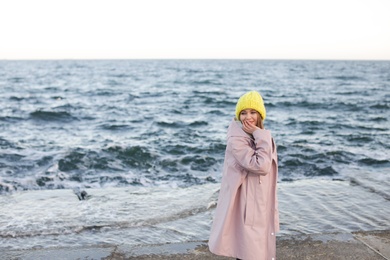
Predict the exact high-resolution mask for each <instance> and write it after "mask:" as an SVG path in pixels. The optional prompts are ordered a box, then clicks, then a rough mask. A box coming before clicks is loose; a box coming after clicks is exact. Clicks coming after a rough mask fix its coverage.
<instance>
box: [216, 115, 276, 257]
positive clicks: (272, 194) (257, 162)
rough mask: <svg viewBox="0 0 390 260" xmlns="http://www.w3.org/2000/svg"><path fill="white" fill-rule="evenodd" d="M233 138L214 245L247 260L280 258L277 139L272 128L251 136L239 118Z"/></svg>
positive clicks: (232, 127)
mask: <svg viewBox="0 0 390 260" xmlns="http://www.w3.org/2000/svg"><path fill="white" fill-rule="evenodd" d="M227 138H228V139H227V146H226V153H225V162H224V169H223V176H222V181H221V190H220V192H219V197H218V204H217V208H216V211H215V216H214V221H213V225H212V228H211V235H210V239H209V249H210V251H211V252H212V253H214V254H217V255H223V256H229V257H236V258H240V259H244V260H262V259H270V260H271V259H275V254H276V237H275V233H276V232H278V231H279V213H278V200H277V195H276V183H277V179H278V157H277V152H276V145H275V142H274V140H273V138H272V136H271V132H270V131H268V130H261V129H259V130H256V131H255V132H254V133H253V137H251V136H250V135H248V134H247V133H245V132H244V131H243V130H242V129H241V126H240V125H239V122H238V121H234V120H233V121H232V123H231V124H230V126H229V129H228V134H227Z"/></svg>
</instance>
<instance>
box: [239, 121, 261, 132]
mask: <svg viewBox="0 0 390 260" xmlns="http://www.w3.org/2000/svg"><path fill="white" fill-rule="evenodd" d="M257 129H260V128H259V127H257V126H256V125H254V124H251V123H249V122H248V121H242V130H244V131H245V132H247V133H248V134H253V132H254V131H256V130H257Z"/></svg>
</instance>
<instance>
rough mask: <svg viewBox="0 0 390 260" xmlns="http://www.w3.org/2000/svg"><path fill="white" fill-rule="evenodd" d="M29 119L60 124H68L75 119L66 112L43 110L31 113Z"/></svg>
mask: <svg viewBox="0 0 390 260" xmlns="http://www.w3.org/2000/svg"><path fill="white" fill-rule="evenodd" d="M30 118H31V119H33V120H42V121H60V122H69V121H73V120H76V119H77V118H76V117H73V116H72V115H71V114H70V113H69V112H67V111H44V110H36V111H34V112H31V113H30Z"/></svg>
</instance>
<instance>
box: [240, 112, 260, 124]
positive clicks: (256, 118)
mask: <svg viewBox="0 0 390 260" xmlns="http://www.w3.org/2000/svg"><path fill="white" fill-rule="evenodd" d="M240 121H241V122H244V121H247V122H249V123H251V124H252V125H256V126H258V127H260V125H261V121H262V119H261V116H260V114H259V112H257V111H256V110H254V109H250V108H248V109H244V110H241V112H240Z"/></svg>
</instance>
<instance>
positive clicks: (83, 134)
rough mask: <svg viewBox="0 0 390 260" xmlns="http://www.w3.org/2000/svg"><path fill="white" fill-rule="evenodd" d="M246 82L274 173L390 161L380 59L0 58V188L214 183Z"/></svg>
mask: <svg viewBox="0 0 390 260" xmlns="http://www.w3.org/2000/svg"><path fill="white" fill-rule="evenodd" d="M252 89H254V90H258V91H260V92H261V94H262V95H263V96H264V100H265V104H266V108H267V110H268V114H267V116H268V117H267V120H266V128H268V129H271V130H272V132H273V135H274V136H275V139H276V141H277V144H278V148H279V150H278V151H279V156H280V181H291V180H296V179H302V178H317V177H329V178H338V179H343V178H344V176H343V171H348V170H347V169H348V167H351V166H356V167H362V168H367V169H369V170H370V171H371V170H373V171H375V169H377V168H379V169H383V168H386V169H389V168H390V155H389V140H390V139H389V136H390V127H389V126H390V123H389V116H390V110H389V108H390V62H379V61H378V62H375V61H230V60H226V61H225V60H223V61H211V60H210V61H208V60H204V61H202V60H199V61H198V60H194V61H192V60H188V61H186V60H167V61H166V60H161V61H142V60H135V61H2V62H0V91H1V96H0V106H1V110H0V127H1V128H0V129H1V132H0V148H1V150H0V192H1V193H8V192H11V191H16V190H35V189H63V188H73V187H81V188H89V187H92V188H99V187H106V186H114V187H123V186H129V185H140V186H161V185H173V186H191V185H198V184H203V183H210V182H211V183H215V182H218V181H219V180H220V172H221V167H222V161H223V156H224V149H225V132H226V127H227V125H228V123H229V121H230V120H231V118H232V117H233V116H234V109H235V102H236V100H237V98H238V97H239V96H240V95H241V94H243V93H244V92H246V91H248V90H252Z"/></svg>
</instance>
